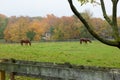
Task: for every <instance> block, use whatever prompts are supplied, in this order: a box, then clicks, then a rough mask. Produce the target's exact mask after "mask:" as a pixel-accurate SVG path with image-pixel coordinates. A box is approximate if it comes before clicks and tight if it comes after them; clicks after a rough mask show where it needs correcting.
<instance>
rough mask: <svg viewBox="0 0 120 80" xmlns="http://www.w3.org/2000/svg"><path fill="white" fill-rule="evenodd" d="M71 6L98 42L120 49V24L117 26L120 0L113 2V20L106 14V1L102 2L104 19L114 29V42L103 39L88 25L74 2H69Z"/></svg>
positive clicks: (86, 0)
mask: <svg viewBox="0 0 120 80" xmlns="http://www.w3.org/2000/svg"><path fill="white" fill-rule="evenodd" d="M78 1H80V2H81V5H83V4H85V3H87V2H91V3H94V2H95V0H78ZM68 2H69V5H70V7H71V10H72V11H73V13H74V14H75V15H76V16H77V17H78V18H79V20H80V21H81V22H82V23H83V24H84V26H85V27H86V28H87V30H88V31H89V32H90V33H91V35H93V36H94V37H95V38H96V39H97V40H99V41H101V42H102V43H104V44H106V45H109V46H114V47H118V48H119V49H120V33H119V29H118V24H117V4H118V2H119V0H111V2H112V6H113V7H112V19H110V18H109V17H108V15H107V13H106V8H105V3H104V0H100V6H101V9H102V12H103V16H104V19H105V20H106V21H107V23H108V24H109V25H110V26H111V29H112V35H113V38H114V40H109V39H105V38H102V37H101V36H99V35H98V34H97V33H96V32H95V31H94V30H93V29H92V28H91V25H90V24H88V22H87V21H86V20H85V19H84V17H83V16H82V15H81V13H79V12H78V10H77V9H76V7H75V6H74V4H73V2H72V0H68Z"/></svg>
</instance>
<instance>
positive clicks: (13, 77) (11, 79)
mask: <svg viewBox="0 0 120 80" xmlns="http://www.w3.org/2000/svg"><path fill="white" fill-rule="evenodd" d="M10 62H11V63H15V59H11V60H10ZM10 80H15V72H11V73H10Z"/></svg>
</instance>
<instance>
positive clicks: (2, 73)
mask: <svg viewBox="0 0 120 80" xmlns="http://www.w3.org/2000/svg"><path fill="white" fill-rule="evenodd" d="M6 60H7V59H0V63H1V62H5V61H6ZM0 80H5V71H4V70H1V71H0Z"/></svg>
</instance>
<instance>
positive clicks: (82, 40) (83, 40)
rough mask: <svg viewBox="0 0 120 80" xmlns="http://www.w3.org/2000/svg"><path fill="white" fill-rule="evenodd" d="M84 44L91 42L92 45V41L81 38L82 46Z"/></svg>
mask: <svg viewBox="0 0 120 80" xmlns="http://www.w3.org/2000/svg"><path fill="white" fill-rule="evenodd" d="M82 42H84V43H86V44H87V42H89V43H92V41H91V40H90V39H88V38H80V44H82Z"/></svg>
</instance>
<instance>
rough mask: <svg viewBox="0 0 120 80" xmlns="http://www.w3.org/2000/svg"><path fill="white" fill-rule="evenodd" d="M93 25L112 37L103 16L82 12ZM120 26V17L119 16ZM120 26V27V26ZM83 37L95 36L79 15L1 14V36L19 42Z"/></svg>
mask: <svg viewBox="0 0 120 80" xmlns="http://www.w3.org/2000/svg"><path fill="white" fill-rule="evenodd" d="M82 15H83V16H84V17H85V19H86V20H87V21H88V22H89V23H90V25H91V27H92V28H93V29H94V30H95V31H96V33H97V34H99V35H100V36H102V37H105V38H112V37H110V36H111V35H112V33H111V29H110V26H109V25H108V24H107V23H106V22H105V21H104V20H103V19H101V18H92V17H91V16H90V15H89V14H88V13H83V14H82ZM118 24H119V26H120V17H118ZM119 28H120V27H119ZM81 37H86V38H93V37H92V36H91V35H90V34H89V32H88V31H87V30H86V28H85V27H84V25H83V24H82V23H81V22H80V21H79V19H78V18H77V17H75V16H74V15H73V16H69V17H68V16H63V17H57V16H54V15H53V14H50V15H47V16H46V17H24V16H20V17H16V16H11V17H6V16H5V15H3V14H0V38H1V39H5V40H6V41H12V42H17V41H19V40H21V39H30V40H35V41H40V40H68V39H79V38H81Z"/></svg>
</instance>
